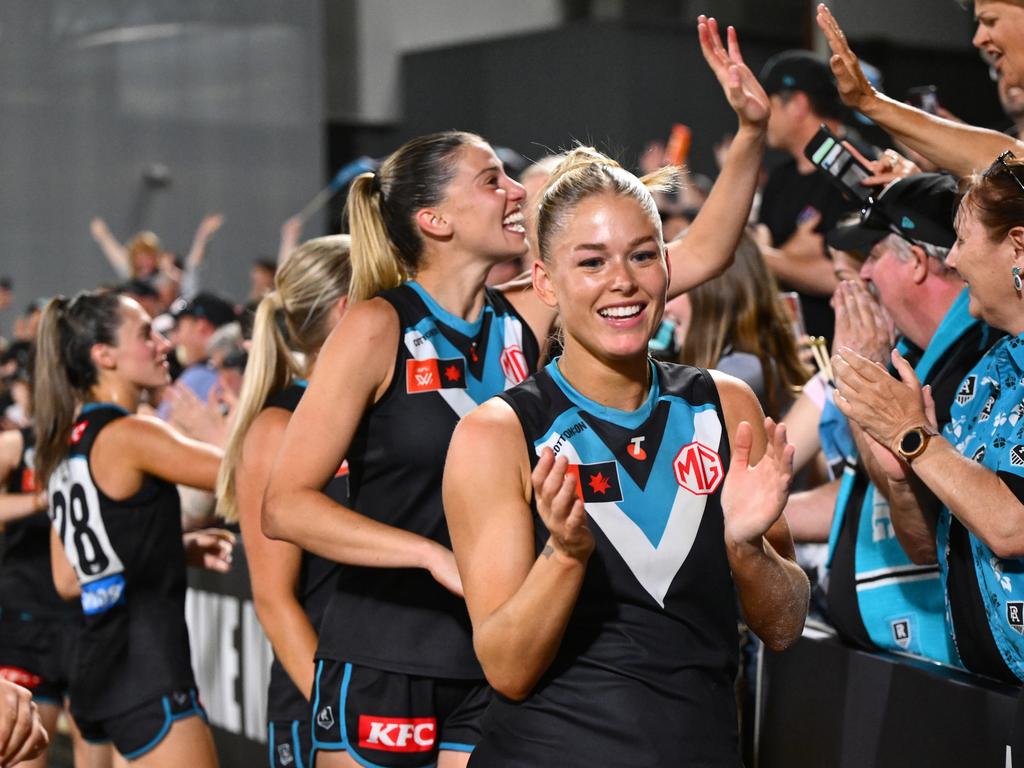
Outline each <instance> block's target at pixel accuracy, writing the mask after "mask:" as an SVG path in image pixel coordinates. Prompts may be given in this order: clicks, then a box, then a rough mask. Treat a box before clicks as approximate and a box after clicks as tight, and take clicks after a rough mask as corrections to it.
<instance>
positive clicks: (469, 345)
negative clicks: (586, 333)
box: [317, 282, 539, 680]
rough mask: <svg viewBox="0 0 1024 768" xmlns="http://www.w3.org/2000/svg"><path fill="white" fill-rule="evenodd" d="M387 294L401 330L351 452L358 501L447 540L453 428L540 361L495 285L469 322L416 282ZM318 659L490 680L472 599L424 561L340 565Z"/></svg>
mask: <svg viewBox="0 0 1024 768" xmlns="http://www.w3.org/2000/svg"><path fill="white" fill-rule="evenodd" d="M380 297H381V298H383V299H385V300H386V301H387V302H389V303H390V304H391V305H392V306H393V307H394V308H395V311H396V312H397V313H398V318H399V322H400V328H401V333H402V338H401V339H400V341H399V344H398V350H397V354H396V357H395V372H394V375H393V377H392V380H391V384H390V386H389V387H388V389H387V391H386V392H385V393H384V395H383V397H382V398H381V399H380V400H379V401H378V402H377V403H375V404H374V405H373V406H372V407H371V408H369V409H368V410H367V412H366V413H365V414H364V416H363V419H362V421H361V422H360V424H359V427H358V429H357V431H356V435H355V437H354V439H353V441H352V445H351V447H350V449H349V454H348V463H349V480H350V493H351V497H352V508H353V509H355V510H356V511H357V512H359V513H360V514H363V515H366V516H367V517H370V518H372V519H374V520H378V521H380V522H382V523H386V524H388V525H393V526H396V527H398V528H403V529H405V530H407V531H412V532H413V533H417V534H419V535H421V536H425V537H427V538H430V539H433V540H434V541H436V542H438V543H440V544H442V545H443V546H445V547H449V548H450V547H451V540H450V538H449V536H448V528H447V525H446V524H445V519H444V509H443V506H442V503H441V478H442V475H443V473H444V460H445V455H446V453H447V451H448V443H449V442H450V441H451V437H452V432H454V430H455V426H456V424H457V423H458V421H459V419H460V418H461V417H462V416H464V415H465V414H467V413H468V412H469V411H471V410H472V409H473V408H475V407H476V406H477V405H478V404H479V403H482V402H484V401H485V400H487V399H489V398H491V397H493V396H494V395H496V394H498V393H499V392H501V391H503V390H505V389H507V388H508V387H511V386H514V385H516V384H518V383H519V382H521V381H522V380H523V379H525V378H526V376H528V375H529V374H530V373H531V372H532V371H533V370H534V369H535V367H536V364H537V359H538V355H539V350H538V347H537V342H536V340H535V339H534V337H533V334H532V333H531V332H530V330H529V328H528V327H527V326H526V324H525V323H524V322H523V321H522V319H521V318H520V317H519V315H518V314H517V313H516V311H515V310H514V309H513V308H512V306H511V305H510V304H509V303H508V301H507V300H506V299H505V298H504V297H503V296H502V295H501V293H499V292H497V291H493V290H491V289H487V292H486V301H485V304H484V307H483V310H482V311H481V313H480V316H479V317H478V318H477V320H476V321H475V322H472V323H470V322H467V321H465V320H462V319H461V318H458V317H455V316H454V315H451V314H450V313H448V312H447V311H445V310H444V309H443V308H441V307H440V306H439V305H438V304H437V303H436V302H435V301H434V300H433V298H431V297H430V296H429V295H428V294H427V293H426V291H424V290H423V288H422V287H420V286H419V285H417V284H416V283H414V282H408V283H405V284H403V285H401V286H399V287H398V288H395V289H393V290H390V291H385V292H383V293H381V294H380ZM317 657H318V658H325V659H331V660H334V661H341V662H351V663H355V664H359V665H362V666H366V667H372V668H374V669H380V670H384V671H387V672H398V673H402V674H410V675H422V676H425V677H435V678H453V679H468V680H473V679H481V678H483V672H482V671H481V669H480V666H479V664H478V663H477V661H476V656H475V655H474V653H473V643H472V637H471V630H470V623H469V615H468V614H467V612H466V605H465V602H464V601H463V600H462V599H461V598H458V597H456V596H455V595H453V594H451V593H449V592H448V591H447V590H446V589H445V588H444V587H442V586H441V585H440V584H438V583H437V582H436V581H434V579H433V578H432V577H431V576H430V573H429V572H428V571H426V570H425V569H422V568H360V567H355V566H351V567H350V566H345V567H344V568H342V570H341V573H340V575H339V578H338V586H337V589H336V591H335V593H334V594H333V595H332V597H331V602H330V605H329V606H328V608H327V614H326V616H325V617H324V623H323V626H322V630H321V633H320V647H319V648H318V649H317Z"/></svg>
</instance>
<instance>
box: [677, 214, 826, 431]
mask: <svg viewBox="0 0 1024 768" xmlns="http://www.w3.org/2000/svg"><path fill="white" fill-rule="evenodd" d="M686 295H687V297H688V298H689V303H690V320H689V325H688V326H687V328H686V335H685V337H684V340H683V344H682V351H681V352H680V354H679V360H680V362H683V363H687V364H689V365H696V366H699V367H701V368H716V369H718V370H720V371H722V372H724V373H728V374H730V375H732V376H735V377H737V378H739V379H742V380H743V381H745V382H746V383H747V384H749V385H750V388H751V389H753V390H754V394H755V395H757V399H758V400H759V401H760V402H761V407H762V408H763V409H764V412H765V413H766V414H768V415H769V416H771V417H772V418H774V419H776V420H779V419H780V417H781V416H782V414H783V413H784V412H785V411H786V409H787V408H788V407H789V405H790V404H791V403H792V402H793V398H794V396H795V393H796V392H797V391H799V388H800V387H801V386H802V385H803V383H804V382H805V381H806V380H807V379H808V377H809V376H810V375H811V372H810V371H809V370H807V369H806V368H805V367H804V366H803V364H802V363H801V362H800V360H799V358H798V356H797V352H796V340H795V339H794V338H793V333H792V330H791V326H790V322H789V318H788V316H787V314H786V309H785V307H783V305H782V302H781V301H780V299H779V290H778V286H777V285H776V284H775V280H774V278H772V276H771V274H770V273H769V272H768V270H767V269H766V267H765V264H764V259H763V258H762V256H761V252H760V250H759V249H758V247H757V244H756V243H755V242H754V239H753V238H752V237H751V236H750V234H749V233H748V234H746V235H744V237H743V238H742V239H741V240H740V243H739V246H738V247H737V248H736V260H735V261H734V262H733V264H732V266H730V267H729V268H728V269H727V270H726V271H725V272H723V273H722V274H721V275H719V276H718V277H716V278H713V279H711V280H708V281H707V282H706V283H704V284H703V285H699V286H697V287H696V288H692V289H691V290H690V291H689V292H688V293H687V294H686Z"/></svg>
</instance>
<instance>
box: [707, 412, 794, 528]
mask: <svg viewBox="0 0 1024 768" xmlns="http://www.w3.org/2000/svg"><path fill="white" fill-rule="evenodd" d="M764 431H765V434H766V435H767V438H768V444H767V446H766V447H765V451H764V455H763V456H762V457H761V460H760V461H759V462H757V464H756V465H754V466H750V463H749V462H750V450H751V448H752V447H753V444H754V429H753V427H752V426H751V425H750V422H747V421H741V422H740V424H739V426H738V427H737V428H736V434H735V435H734V436H733V438H732V459H731V461H730V463H729V471H728V473H727V474H726V476H725V484H724V486H723V488H722V513H723V514H724V516H725V541H726V544H727V545H729V544H756V543H758V542H759V541H760V539H761V537H762V536H764V534H765V533H767V532H768V529H769V528H771V527H772V526H773V525H774V524H775V521H776V520H778V519H779V516H780V515H781V514H782V510H783V509H784V508H785V506H786V501H787V500H788V499H789V484H790V482H791V481H792V479H793V452H794V451H795V448H794V447H793V446H792V445H790V444H789V443H787V442H786V426H785V425H784V424H776V423H775V422H774V421H773V420H772V419H765V420H764Z"/></svg>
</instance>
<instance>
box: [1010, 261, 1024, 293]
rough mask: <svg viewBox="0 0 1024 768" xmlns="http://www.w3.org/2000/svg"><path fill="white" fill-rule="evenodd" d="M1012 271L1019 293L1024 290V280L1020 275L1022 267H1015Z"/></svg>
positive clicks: (1014, 286) (1014, 283)
mask: <svg viewBox="0 0 1024 768" xmlns="http://www.w3.org/2000/svg"><path fill="white" fill-rule="evenodd" d="M1010 273H1011V274H1012V275H1013V288H1014V290H1016V291H1017V292H1018V293H1019V292H1020V291H1021V290H1024V280H1021V277H1020V267H1014V268H1013V269H1011V270H1010Z"/></svg>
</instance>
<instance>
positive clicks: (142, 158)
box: [0, 0, 324, 327]
mask: <svg viewBox="0 0 1024 768" xmlns="http://www.w3.org/2000/svg"><path fill="white" fill-rule="evenodd" d="M321 35H322V29H321V8H320V2H319V0H248V1H247V2H246V3H226V2H217V1H216V0H191V1H186V2H166V1H165V2H161V1H160V0H136V1H135V2H131V3H128V2H100V1H98V0H97V1H93V2H89V3H80V2H68V0H5V2H4V3H2V4H0V179H2V183H0V274H9V275H11V276H12V277H14V279H15V283H16V294H17V297H18V302H19V303H24V301H27V300H28V299H29V298H31V297H33V296H35V295H48V294H52V293H54V292H57V291H63V292H70V291H75V290H78V289H81V288H86V287H91V286H94V285H96V284H98V283H100V282H103V281H109V280H110V279H112V276H113V275H112V272H111V271H110V270H109V268H107V266H106V264H105V262H104V260H103V257H102V255H101V254H100V252H99V250H98V248H96V246H95V245H94V244H93V243H92V241H91V239H90V237H89V233H88V232H89V229H88V227H89V220H90V218H91V217H92V216H94V215H102V216H104V217H105V218H106V219H107V220H108V222H109V223H110V226H111V228H112V230H113V231H114V233H115V234H117V235H118V236H120V237H122V238H127V237H128V236H129V235H130V234H131V233H132V232H133V231H135V230H136V229H138V228H147V229H152V230H154V231H155V232H157V234H159V235H160V236H161V238H162V239H163V240H164V243H165V245H167V246H168V247H169V248H171V249H172V250H175V251H177V252H180V253H184V252H186V251H187V250H188V247H189V244H190V242H191V238H192V234H193V232H194V229H195V226H196V224H197V222H198V220H199V218H200V217H201V216H202V215H203V214H204V213H207V212H213V211H222V212H224V214H225V216H226V224H225V226H224V228H223V229H222V230H221V232H220V233H218V235H217V236H216V238H215V240H214V241H213V243H212V245H211V249H210V256H209V260H208V269H207V273H206V277H207V282H208V284H209V285H211V286H214V287H216V288H218V289H220V290H222V291H226V292H228V293H229V294H231V295H233V296H235V297H238V298H241V297H243V296H244V292H245V289H246V285H245V280H246V274H247V271H248V265H249V262H250V260H251V259H252V258H254V257H255V256H257V255H259V254H274V253H276V249H277V239H278V228H279V225H280V223H281V222H282V221H283V220H284V219H285V218H286V217H287V216H289V215H290V214H292V213H294V212H295V211H297V210H298V209H299V208H300V207H301V206H302V205H303V204H304V203H305V202H306V200H308V199H309V197H311V196H312V194H313V193H314V192H315V191H316V190H317V189H318V188H319V187H320V186H321V185H322V184H323V177H324V171H323V168H322V165H323V162H322V158H323V147H322V144H323V135H322V133H323V132H322V125H323V101H324V98H323V93H324V75H323V70H324V67H323V57H322V45H323V44H322V40H321ZM153 162H160V163H164V164H166V165H167V167H168V168H169V169H170V171H171V174H172V180H171V184H170V185H169V186H167V187H166V188H163V189H155V190H154V189H150V188H147V187H146V185H145V184H144V181H143V170H144V169H145V167H146V166H147V165H148V164H150V163H153ZM307 231H308V232H309V233H312V234H319V233H320V231H321V230H320V222H319V220H314V221H313V222H311V223H310V226H309V227H308V230H307ZM0 324H2V325H3V326H4V327H9V326H10V317H4V318H0Z"/></svg>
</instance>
